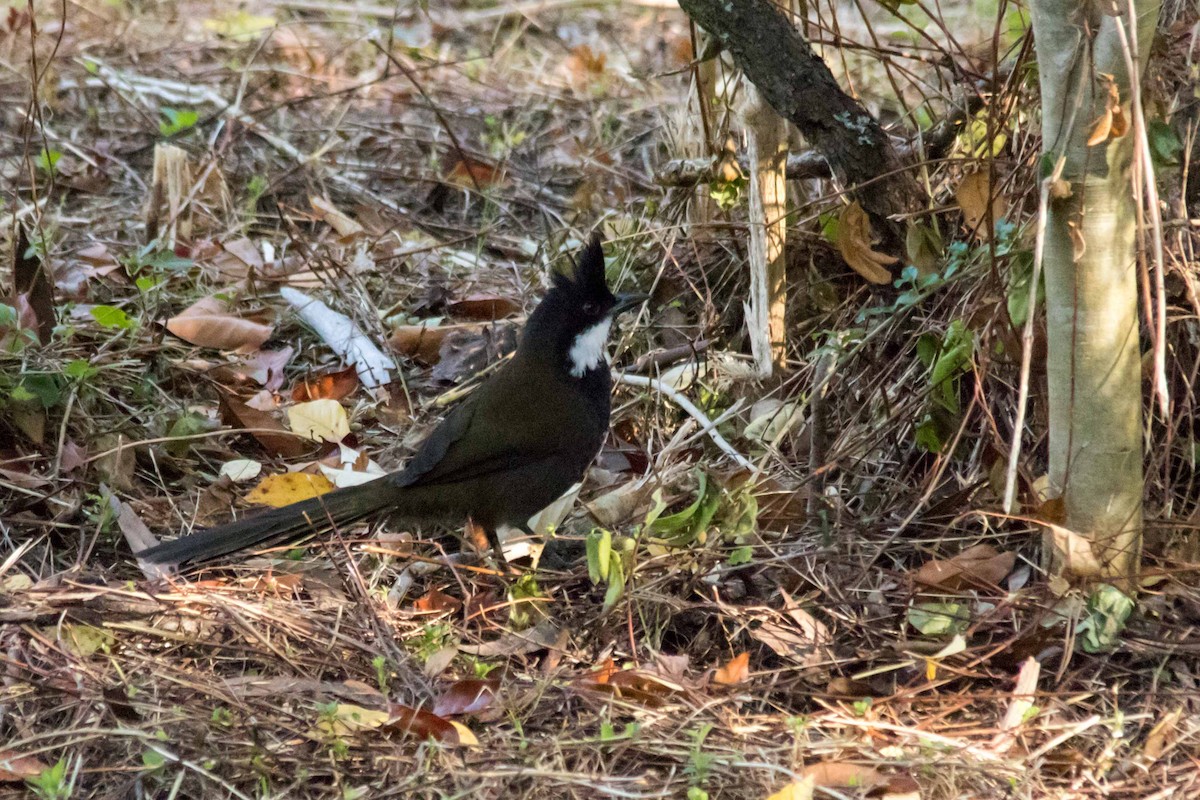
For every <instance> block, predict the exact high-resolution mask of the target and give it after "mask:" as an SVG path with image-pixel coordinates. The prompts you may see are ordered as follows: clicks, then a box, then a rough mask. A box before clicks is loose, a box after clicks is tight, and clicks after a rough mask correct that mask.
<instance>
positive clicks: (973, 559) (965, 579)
mask: <svg viewBox="0 0 1200 800" xmlns="http://www.w3.org/2000/svg"><path fill="white" fill-rule="evenodd" d="M1016 563H1017V554H1016V553H1012V552H1009V553H1001V552H999V551H997V550H996V548H994V547H992V546H991V545H990V544H977V545H975V546H974V547H968V548H967V549H966V550H963V551H962V552H961V553H959V554H958V555H956V556H954V557H953V558H948V559H934V560H932V561H927V562H926V563H924V564H922V565H921V566H920V568H919V569H917V571H916V573H914V575H913V580H914V581H916V582H917V583H920V584H922V585H924V586H931V587H936V588H938V589H944V590H946V591H950V592H955V591H958V590H959V589H962V588H963V587H965V586H972V585H981V586H998V585H999V584H1000V582H1001V581H1002V580H1004V579H1005V578H1006V577H1007V576H1008V573H1010V572H1012V570H1013V567H1014V566H1016Z"/></svg>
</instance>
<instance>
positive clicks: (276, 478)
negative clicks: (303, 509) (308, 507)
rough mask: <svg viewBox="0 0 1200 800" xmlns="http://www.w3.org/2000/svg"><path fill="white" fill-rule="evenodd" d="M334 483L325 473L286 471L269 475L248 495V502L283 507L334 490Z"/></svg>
mask: <svg viewBox="0 0 1200 800" xmlns="http://www.w3.org/2000/svg"><path fill="white" fill-rule="evenodd" d="M333 489H334V486H333V484H332V483H331V482H330V481H329V479H328V478H326V477H325V476H324V475H309V474H308V473H306V472H284V473H282V474H280V475H268V476H267V477H265V478H263V479H262V480H261V481H259V483H258V485H257V486H255V487H254V488H253V489H251V490H250V493H249V494H247V495H246V498H245V499H246V502H247V503H257V504H260V505H266V506H271V507H272V508H282V507H283V506H286V505H291V504H292V503H298V502H300V501H301V500H309V499H311V498H313V497H320V496H321V495H323V494H327V493H329V492H332V491H333Z"/></svg>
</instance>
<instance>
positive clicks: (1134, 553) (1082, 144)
mask: <svg viewBox="0 0 1200 800" xmlns="http://www.w3.org/2000/svg"><path fill="white" fill-rule="evenodd" d="M1102 5H1103V4H1102V3H1081V2H1079V1H1078V0H1035V2H1034V4H1033V30H1034V37H1035V42H1036V46H1037V56H1038V76H1039V80H1040V83H1041V90H1042V141H1043V145H1042V146H1043V150H1044V152H1045V154H1046V156H1047V157H1048V158H1047V160H1048V161H1050V160H1053V161H1057V159H1058V158H1059V157H1062V158H1063V159H1064V166H1063V171H1062V182H1060V183H1058V184H1057V185H1056V186H1055V187H1054V189H1052V191H1051V198H1052V199H1051V200H1050V201H1049V203H1048V208H1047V218H1046V233H1045V237H1046V238H1045V255H1044V266H1045V275H1046V327H1047V340H1048V346H1049V349H1048V353H1047V372H1048V379H1049V408H1050V485H1051V489H1052V491H1053V492H1055V493H1057V494H1059V495H1061V497H1062V499H1063V505H1064V509H1065V519H1064V521H1063V524H1064V526H1065V527H1066V528H1068V529H1070V530H1071V531H1074V532H1076V533H1078V534H1081V535H1083V536H1086V537H1087V538H1088V539H1090V541H1091V545H1092V548H1091V549H1092V552H1093V554H1094V555H1095V556H1096V558H1097V560H1098V561H1099V564H1100V567H1101V569H1102V572H1103V574H1104V575H1105V576H1108V577H1113V578H1116V579H1117V580H1118V581H1119V582H1121V583H1123V584H1125V585H1126V586H1128V585H1130V582H1131V581H1132V578H1133V575H1134V572H1135V571H1136V569H1137V565H1138V553H1139V549H1140V545H1141V528H1142V481H1143V477H1142V386H1141V352H1140V348H1139V345H1138V302H1137V283H1138V281H1137V257H1136V253H1135V249H1134V238H1135V233H1136V230H1135V228H1136V222H1137V209H1136V208H1135V205H1134V200H1133V197H1134V190H1133V186H1132V185H1131V177H1130V169H1131V164H1132V161H1133V152H1134V150H1133V145H1134V142H1133V135H1132V133H1123V134H1122V132H1121V131H1120V129H1119V127H1117V128H1115V129H1114V130H1113V131H1112V134H1111V135H1110V136H1109V137H1108V138H1107V139H1106V140H1105V141H1103V142H1100V143H1097V144H1095V145H1092V146H1088V140H1089V138H1090V137H1092V135H1093V134H1094V133H1096V132H1097V131H1098V130H1100V129H1101V127H1102V125H1103V123H1102V120H1104V119H1105V118H1106V114H1107V113H1109V111H1111V109H1109V107H1108V105H1107V103H1108V102H1109V98H1110V96H1111V93H1110V87H1109V84H1108V83H1107V82H1106V81H1107V79H1106V78H1105V77H1104V76H1106V75H1108V76H1112V82H1113V84H1115V86H1116V87H1117V92H1118V96H1119V99H1120V103H1121V110H1122V112H1123V115H1124V119H1126V120H1128V119H1130V118H1131V117H1130V104H1129V98H1130V91H1129V80H1130V77H1129V71H1128V69H1127V68H1126V61H1125V55H1124V52H1123V50H1122V46H1121V37H1120V35H1119V31H1118V28H1117V20H1116V19H1115V18H1114V17H1112V16H1107V15H1105V14H1103V13H1101V11H1100V8H1101V6H1102ZM1131 5H1133V6H1136V9H1137V14H1138V18H1137V26H1136V30H1137V52H1138V54H1139V56H1140V62H1141V63H1140V65H1139V73H1140V72H1141V68H1142V67H1144V66H1145V63H1146V56H1147V54H1148V53H1149V52H1150V43H1151V39H1152V37H1153V34H1154V29H1155V21H1156V19H1157V15H1158V3H1157V2H1156V1H1155V0H1128V2H1127V0H1118V2H1117V9H1118V10H1119V11H1120V12H1121V14H1122V15H1123V16H1122V21H1123V24H1124V25H1125V30H1126V31H1127V32H1128V31H1129V22H1130V20H1129V17H1128V11H1129V7H1130V6H1131ZM1068 193H1069V194H1068ZM1073 566H1074V567H1076V568H1078V566H1079V565H1078V564H1072V563H1070V559H1068V563H1066V567H1067V568H1068V569H1070V568H1071V567H1073Z"/></svg>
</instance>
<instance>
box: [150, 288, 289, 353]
mask: <svg viewBox="0 0 1200 800" xmlns="http://www.w3.org/2000/svg"><path fill="white" fill-rule="evenodd" d="M167 330H169V331H170V332H171V333H173V334H175V335H176V336H178V337H179V338H180V339H183V340H184V341H185V342H190V343H191V344H194V345H198V346H200V347H212V348H215V349H217V350H232V351H234V352H235V353H252V352H254V351H255V350H257V349H259V348H260V347H262V346H263V344H264V343H265V342H266V341H267V339H270V338H271V333H272V332H273V330H274V328H273V327H272V326H271V325H266V324H264V323H262V322H257V321H255V320H251V319H245V318H243V317H240V316H238V315H236V314H232V313H230V312H229V310H228V308H227V306H226V304H225V303H224V302H223V301H221V300H219V299H217V298H215V297H205V298H204V299H202V300H199V301H198V302H196V303H193V304H192V305H191V306H190V307H188V308H187V309H185V310H184V311H182V312H180V313H179V314H178V315H176V316H174V317H171V318H170V319H169V320H167Z"/></svg>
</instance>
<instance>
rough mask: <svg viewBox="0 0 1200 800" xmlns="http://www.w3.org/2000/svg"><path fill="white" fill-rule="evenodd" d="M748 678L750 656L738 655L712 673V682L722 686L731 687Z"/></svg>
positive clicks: (747, 654)
mask: <svg viewBox="0 0 1200 800" xmlns="http://www.w3.org/2000/svg"><path fill="white" fill-rule="evenodd" d="M749 677H750V654H749V653H738V654H737V655H736V656H734V657H733V658H731V659H729V662H728V663H726V664H725V665H724V666H723V667H721V668H720V669H718V670H717V671H716V672H715V673H713V681H715V682H716V683H719V684H721V685H722V686H733V685H734V684H737V683H742V682H744V681H745V680H746V679H747V678H749Z"/></svg>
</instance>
